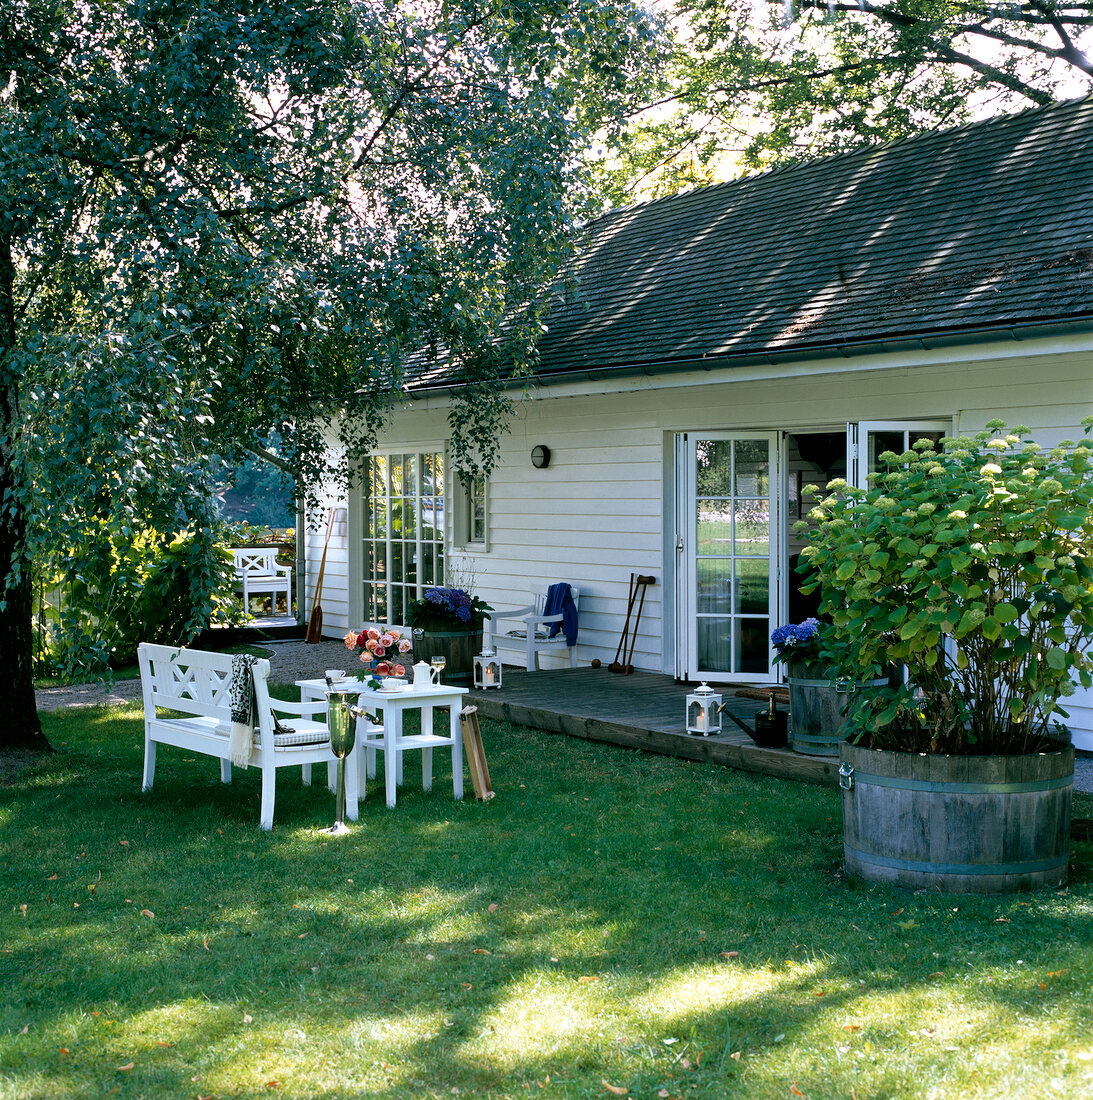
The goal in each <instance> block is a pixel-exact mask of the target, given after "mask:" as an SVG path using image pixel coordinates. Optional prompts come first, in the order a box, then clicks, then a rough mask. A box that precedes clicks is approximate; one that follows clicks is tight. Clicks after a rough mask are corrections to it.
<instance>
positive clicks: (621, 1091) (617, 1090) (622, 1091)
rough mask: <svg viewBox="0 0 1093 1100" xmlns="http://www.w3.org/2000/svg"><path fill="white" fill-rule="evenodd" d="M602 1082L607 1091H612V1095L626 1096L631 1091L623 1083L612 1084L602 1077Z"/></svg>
mask: <svg viewBox="0 0 1093 1100" xmlns="http://www.w3.org/2000/svg"><path fill="white" fill-rule="evenodd" d="M600 1084H601V1085H603V1087H604V1088H605V1089H607V1091H608V1092H609V1093H611V1095H612V1096H625V1095H626V1094H627V1093H628V1092H629V1091H630V1090H629V1089H628V1088H624V1087H623V1086H622V1085H612V1084H611V1083H610V1082H609V1081H606V1080H602V1079H601V1081H600Z"/></svg>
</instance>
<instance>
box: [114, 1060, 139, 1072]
mask: <svg viewBox="0 0 1093 1100" xmlns="http://www.w3.org/2000/svg"><path fill="white" fill-rule="evenodd" d="M135 1065H136V1063H135V1062H126V1063H125V1065H124V1066H118V1072H119V1073H127V1072H128V1071H129V1070H131V1069H132V1068H133V1066H135Z"/></svg>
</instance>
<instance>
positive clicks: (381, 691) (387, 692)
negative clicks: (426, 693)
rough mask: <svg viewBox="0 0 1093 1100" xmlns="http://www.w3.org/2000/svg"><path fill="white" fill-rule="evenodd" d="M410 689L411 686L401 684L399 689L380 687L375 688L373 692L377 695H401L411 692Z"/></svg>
mask: <svg viewBox="0 0 1093 1100" xmlns="http://www.w3.org/2000/svg"><path fill="white" fill-rule="evenodd" d="M409 689H410V685H409V684H400V685H399V686H398V687H397V688H385V687H378V688H373V689H372V690H373V691H374V692H375V693H376V694H377V695H401V694H402V692H404V691H409Z"/></svg>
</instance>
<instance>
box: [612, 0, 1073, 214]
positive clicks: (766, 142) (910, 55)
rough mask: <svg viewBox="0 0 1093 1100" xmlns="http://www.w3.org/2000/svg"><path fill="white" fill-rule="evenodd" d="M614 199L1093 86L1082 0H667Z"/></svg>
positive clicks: (619, 161) (616, 173)
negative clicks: (671, 27) (647, 88)
mask: <svg viewBox="0 0 1093 1100" xmlns="http://www.w3.org/2000/svg"><path fill="white" fill-rule="evenodd" d="M674 9H675V20H674V22H675V26H676V32H677V33H676V48H675V52H674V59H673V63H672V65H671V66H670V68H669V69H668V70H667V71H666V76H665V81H664V84H663V85H662V87H661V94H660V95H659V96H658V97H657V98H656V99H655V101H654V102H652V103H651V104H649V105H646V107H645V108H644V109H643V110H642V111H641V112H639V113H638V114H637V115H635V118H634V121H633V124H632V126H631V127H630V128H629V130H628V131H627V132H626V134H625V135H624V136H623V139H622V141H621V142H620V144H619V145H618V147H617V148H615V149H613V150H612V154H613V164H612V167H611V169H610V170H609V171H607V172H606V173H605V187H606V189H607V191H608V193H609V195H610V196H611V197H612V198H613V199H614V200H615V201H621V200H624V199H625V198H627V197H629V196H630V195H631V194H632V193H633V191H634V189H635V188H639V189H644V190H645V191H646V192H650V191H651V192H652V193H654V194H663V193H670V192H672V191H674V190H677V189H678V188H679V187H680V186H684V185H686V184H689V183H695V182H708V181H710V180H712V179H714V178H716V177H717V176H719V175H722V176H723V175H726V174H733V173H734V172H738V171H740V170H741V169H744V168H760V167H770V166H774V165H778V164H785V163H789V162H791V161H795V160H801V159H804V158H807V157H813V156H817V155H822V154H825V153H835V152H841V151H843V150H845V149H848V148H852V147H854V146H858V145H863V144H872V143H879V142H885V141H891V140H893V139H895V138H899V137H904V136H906V135H908V134H911V133H914V132H916V131H919V130H925V129H932V128H936V127H938V126H944V125H952V124H955V123H960V122H963V121H966V120H968V119H969V118H970V117H972V116H973V114H975V113H986V112H991V113H993V112H997V111H1002V110H1019V109H1021V108H1024V107H1029V106H1033V105H1038V104H1045V103H1050V102H1052V100H1054V99H1058V98H1069V97H1073V96H1077V95H1083V94H1085V93H1086V92H1088V91H1089V90H1090V89H1093V3H1090V2H1089V0H1074V2H1067V0H999V2H994V0H677V2H676V3H675V4H674Z"/></svg>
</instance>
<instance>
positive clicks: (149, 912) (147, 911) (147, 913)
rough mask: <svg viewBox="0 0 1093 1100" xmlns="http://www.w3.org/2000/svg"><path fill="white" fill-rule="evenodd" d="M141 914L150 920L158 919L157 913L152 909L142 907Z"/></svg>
mask: <svg viewBox="0 0 1093 1100" xmlns="http://www.w3.org/2000/svg"><path fill="white" fill-rule="evenodd" d="M140 915H141V916H142V917H147V918H148V919H149V920H155V919H156V915H155V913H153V912H152V910H151V909H142V910H141V911H140Z"/></svg>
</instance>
